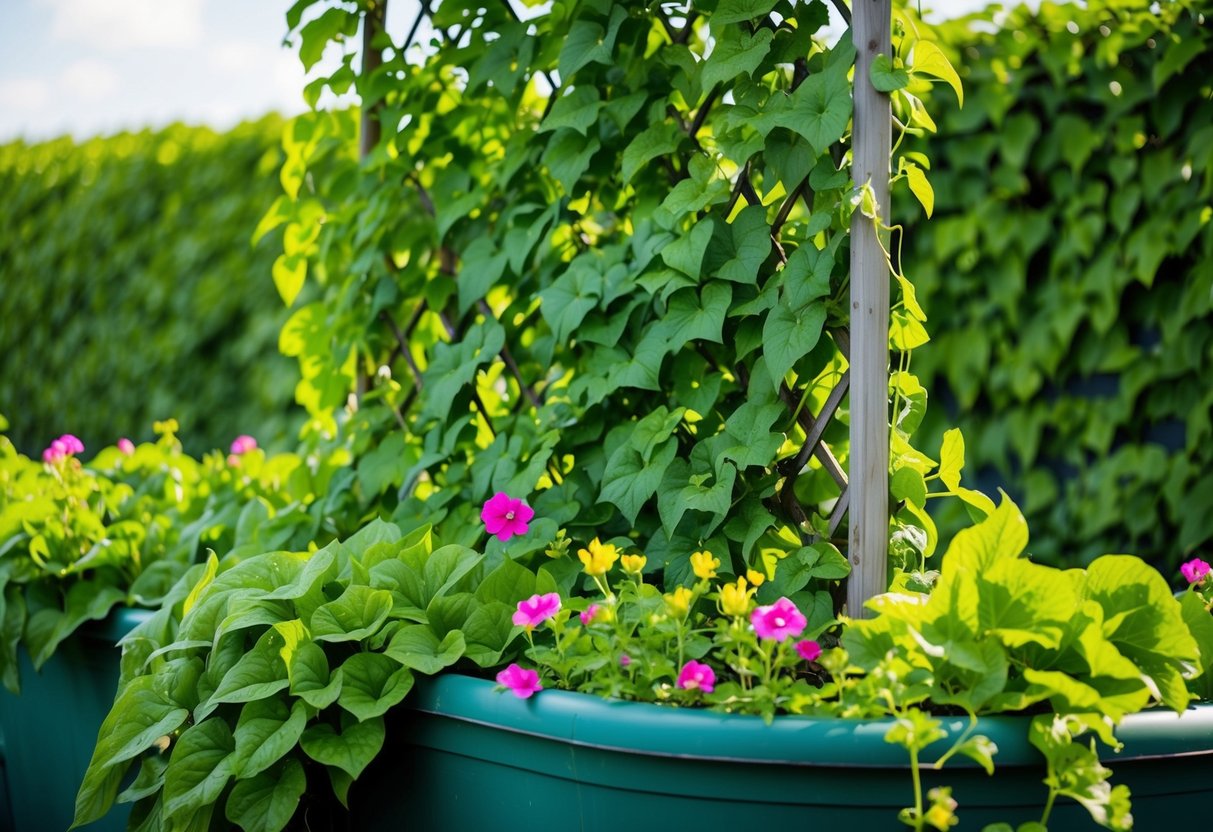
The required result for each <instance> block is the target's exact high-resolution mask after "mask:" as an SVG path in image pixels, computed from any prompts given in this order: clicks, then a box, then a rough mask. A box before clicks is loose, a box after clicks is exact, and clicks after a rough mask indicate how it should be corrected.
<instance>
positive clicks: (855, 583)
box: [362, 0, 891, 615]
mask: <svg viewBox="0 0 1213 832" xmlns="http://www.w3.org/2000/svg"><path fill="white" fill-rule="evenodd" d="M838 5H840V7H841V9H842V10H843V11H844V12H845V11H846V7H845V6H843V5H841V4H838ZM507 7H508V4H507ZM380 8H382V7H380ZM510 11H511V13H513V9H512V8H510ZM428 13H429V7H428V4H427V3H423V4H422V9H421V12H420V14H419V16H418V19H417V22H418V23H419V22H420V20H421V19H422V17H423V16H425V15H426V14H428ZM847 17H848V18H849V17H850V15H847ZM890 21H891V7H890V0H865V2H864V3H862V4H857V7H856V12H855V16H854V20H853V21H852V20H848V22H849V23H851V24H852V27H853V28H852V35H853V40H854V42H855V45H856V47H857V51H858V56H857V63H856V67H855V76H854V77H855V78H856V79H863V83H856V85H855V97H854V102H855V109H854V130H853V177H854V179H855V181H856V182H861V183H862V182H867V183H869V184H870V187H871V189H872V193H873V195H874V197H875V199H876V203H877V204H878V205H879V206H881V208H882V209H884V210H887V204H888V168H889V145H890V112H889V102H888V98H887V96H884V95H883V94H880V93H878V92H876V90H875V89H874V88H872V86H871V84H870V82H868V81H867V79H868V78H869V75H870V65H871V62H872V60H873V59H874V58H875V56H876V55H878V54H880V53H881V52H884V53H888V52H890V51H891V44H890ZM663 22H664V19H663ZM367 24H368V25H367V26H366V27H365V28H364V46H365V47H366V48H365V49H364V56H367V57H366V60H367V62H368V63H367V64H365V65H364V71H369V70H370V69H372V68H373V65H374V64H375V62H377V61H378V58H377V57H376V51H375V50H374V49H370V48H369V45H370V43H371V42H372V41H373V40H374V38H375V36H376V33H377V32H376V28H375V27H377V26H379V27H381V26H382V17H381V16H380V17H368V18H367ZM416 32H417V25H414V27H413V30H412V31H411V32H410V35H409V41H410V42H411V40H412V38H413V36H414V35H415V34H416ZM806 77H807V75H806V74H805V73H803V72H801V71H798V72H797V73H796V75H795V76H794V79H793V83H792V87H791V89H792V90H793V91H794V90H795V89H796V88H797V87H798V86H799V84H800V83H801V82H803V81H804V80H805V78H806ZM550 80H551V79H549V81H550ZM552 86H553V88H554V89H555V87H556V85H555V84H552ZM715 95H716V92H715V91H713V92H711V93H709V95H708V96H707V98H706V99H705V101H704V103H703V104H702V105H700V108H699V110H698V111H697V112H696V114H695V117H694V119H693V120H692V121H691V122H690V124H684V125H683V126H684V128H685V129H686V130H687V132H688V134H689V136H690V138H691V139H692V141H693V143H694V144H695V146H696V147H698V139H697V136H696V134H697V133H698V131H699V130H700V128H701V127H702V126H703V124H704V122H705V119H706V117H707V114H708V112H709V111H710V109H711V107H712V105H713V103H714V99H715ZM555 98H556V96H555V94H553V95H552V97H551V99H550V100H549V103H548V109H549V110H550V108H551V104H552V102H554V101H555ZM545 114H546V112H545ZM378 130H379V127H378V119H377V117H376V114H375V113H374V111H373V110H371V111H366V112H364V113H363V131H362V136H363V143H362V154H363V156H366V155H367V154H368V153H369V152H370V151H371V149H373V147H374V146H375V144H376V143H377V141H378ZM368 137H369V138H368ZM671 173H673V171H672V170H671ZM411 184H412V185H413V186H415V187H416V188H417V190H418V192H419V195H420V200H421V203H422V205H423V206H424V207H425V208H426V210H427V211H428V212H429V213H430V214H431V216H433V215H434V214H435V211H434V205H433V203H432V201H431V199H430V197H429V195H428V194H426V192H425V190H424V188H423V187H422V186H421V184H420V182H418V181H416V180H413V181H412V182H411ZM742 198H744V199H745V200H746V201H747V203H749V204H760V203H761V200H760V199H759V198H758V196H757V194H756V193H755V191H754V188H753V186H752V184H751V182H750V179H749V166H748V163H747V165H746V166H745V167H743V168H742V169H741V170H740V171H739V173H738V175H737V179H736V182H735V185H734V188H733V192H732V195H731V198H730V200H729V202H728V206H727V208H726V209H725V211H724V214H725V215H726V216H727V215H729V214H730V213H731V212H732V210H733V208H734V206H735V205H736V203H737V200H738V199H742ZM798 200H803V201H804V203H805V204H806V205H807V206H808V208H809V209H810V211H811V210H812V207H813V206H812V193H811V191H810V190H809V188H808V179H807V177H806V179H805V181H804V182H802V183H801V184H800V185H799V186H797V187H796V188H795V189H793V190H792V192H791V193H789V194H788V195H787V196H786V197H785V199H784V201H783V203H782V204H781V206H780V209H779V211H778V212H777V215H776V219H775V221H774V224H773V226H772V229H771V236H772V243H773V245H774V246H775V248H776V249H777V250H778V251H779V253H780V255H781V256H782V247H781V246H780V244H779V232H780V229H781V227H782V225H783V224H784V222H785V221H786V220H787V218H788V216H789V214H790V212H791V210H792V208H793V206H794V205H795V204H796V202H797V201H798ZM854 216H855V220H854V221H853V224H852V229H851V265H852V270H851V271H852V276H851V304H850V309H851V328H834V329H831V330H829V333H830V336H831V337H832V338H833V341H834V343H835V345H836V347H837V348H838V350H839V352H840V353H841V354H842V356H843V357H844V358H845V359H846V360H847V362H848V364H849V365H850V366H849V368H848V369H847V370H845V371H844V372H843V373H842V374H841V376H840V377H839V380H838V382H837V383H836V384H835V386H834V387H833V388H832V390H831V391H830V393H829V394H828V396H827V397H826V399H825V401H824V403H823V405H822V407H821V409H820V411H819V412H818V413H816V414H813V413H811V412H810V411H809V409H808V408H807V407H804V406H801V403H800V401H799V400H798V397H797V395H796V393H795V391H794V390H792V389H791V388H789V387H788V386H787V384H786V383H782V382H781V384H780V389H779V398H780V400H781V401H782V402H783V403H784V405H785V406H786V408H787V410H788V412H789V413H790V414H792V415H794V416H795V418H796V420H797V421H798V423H799V425H800V427H801V429H802V430H803V431H804V433H805V441H804V443H803V445H802V447H801V448H800V450H799V452H798V453H797V454H796V455H795V456H794V457H791V458H788V459H784V460H782V461H781V462H780V463H779V473H780V474H781V475H782V476H783V477H784V478H785V480H786V481H785V484H784V487H782V488H781V489H780V491H779V501H780V503H781V507H782V508H783V510H784V511H785V513H786V514H787V515H788V516H789V517H791V518H793V519H794V520H796V521H797V523H798V525H799V526H800V528H801V529H802V536H803V537H804V538H805V542H813V541H814V540H815V539H817V538H818V537H819V535H811V534H808V533H806V532H804V530H805V529H806V528H808V527H809V525H810V524H809V523H807V522H806V521H807V519H808V518H807V515H806V514H805V509H804V507H803V506H801V505H800V504H799V502H798V500H797V498H796V497H795V491H794V485H795V482H796V479H797V478H798V477H799V476H801V475H802V474H803V472H804V471H805V470H806V469H807V467H808V465H809V463H810V459H811V458H815V459H816V460H817V462H818V463H819V464H820V466H821V467H822V469H823V470H824V471H825V472H826V473H827V474H828V475H829V477H830V478H831V479H832V480H833V481H834V483H835V484H836V486H837V487H838V489H839V494H838V498H837V499H836V501H835V502H834V505H833V507H832V509H831V512H830V515H829V518H828V522H827V524H826V527H827V532H826V534H825V535H824V537H826V538H828V539H831V540H837V536H836V534H837V531H838V530H839V528H840V527H841V526H842V521H843V519H844V518H845V517H847V516H848V515H849V517H850V529H849V536H848V540H849V545H848V546H847V547H846V548H847V550H848V557H849V559H850V561H851V563H852V568H853V578H852V580H851V581H850V582H849V587H848V608H849V610H850V612H851V614H853V615H859V614H862V613H861V610H862V603H863V601H864V600H866V599H867V598H868V597H871V596H872V595H874V594H877V593H879V592H882V591H884V588H885V584H886V578H885V558H886V550H887V534H888V516H889V514H888V494H887V489H888V459H889V448H888V436H889V433H888V431H889V423H888V348H887V344H888V341H887V337H888V320H889V303H888V297H889V281H888V268H887V262H886V260H885V256H884V253H883V250H882V249H881V247H880V244H879V241H878V240H877V237H876V235H877V229H876V227H875V224H874V223H873V222H872V221H871V219H870V218H868V217H864V216H863V215H862V214H861V213H860V212H858V211H856V212H855V215H854ZM437 254H438V257H439V262H440V270H441V271H442V272H443V273H445V274H448V275H449V276H450V277H451V278H452V279H454V278H455V274H456V263H457V262H458V259H457V254H456V253H455V252H453V251H451V250H449V249H446V248H442V249H439V250H438V252H437ZM388 266H389V268H391V267H392V264H391V263H388ZM427 311H435V312H436V314H437V316H438V319H439V320H440V321H441V323H442V326H443V328H444V330H445V332H446V334H447V336H448V337H449V338H450V339H451V341H452V342H457V341H460V340H462V338H463V331H462V329H461V326H460V323H461V322H460V321H459V320H457V319H456V318H455V317H453V316H452V315H451V314H450V312H449V311H448V310H430V307H429V305H428V302H427V301H426V300H421V301H419V302H418V303H417V305H416V307H415V308H414V309H413V311H412V314H411V315H410V316H409V318H408V320H407V321H406V322H405V323H404V325H403V326H400V325H399V324H398V323H397V322H396V321H395V320H394V319H393V318H392V317H391V316H390V315H389V314H388V313H387V312H386V311H382V312H380V317H381V319H382V321H383V323H384V325H385V326H386V327H387V328H388V329H389V330H390V332H391V334H392V337H393V338H394V340H395V342H396V346H395V349H394V350H393V352H392V354H391V356H390V357H389V359H388V363H389V364H392V363H394V362H395V361H397V360H400V359H402V360H403V361H404V362H405V364H406V366H407V369H408V372H409V375H410V376H411V379H412V382H413V389H412V390H411V391H410V392H409V393H408V395H407V397H406V399H405V401H404V402H403V404H402V406H401V407H400V409H399V411H398V413H397V417H398V419H400V422H401V425H402V427H403V426H404V417H403V414H404V413H407V412H408V410H409V408H410V406H411V405H412V404H413V402H414V401H415V399H416V397H417V394H418V391H419V390H421V389H422V386H423V384H424V379H423V375H424V374H423V372H422V370H421V369H420V367H419V366H418V364H417V362H416V360H415V359H414V356H413V354H412V349H411V346H410V344H411V341H412V338H413V335H414V333H415V331H416V328H417V327H418V325H419V324H420V322H421V321H422V319H423V317H424V315H425V313H426V312H427ZM476 311H477V312H478V313H479V314H481V315H483V316H484V317H485V318H486V319H493V320H497V318H496V315H495V314H494V312H493V310H492V309H491V307H490V306H489V305H488V303H486V302H485V301H484V300H483V299H481V300H479V301H478V302H477V303H476ZM498 323H500V321H498ZM853 333H854V336H855V337H854V342H853V340H852V334H853ZM499 357H500V359H501V361H502V362H503V364H504V366H505V367H506V369H507V370H508V372H509V373H510V375H511V376H512V377H513V379H514V380H515V382H516V383H517V385H518V387H519V390H520V391H521V393H522V395H521V396H519V397H518V400H517V402H516V404H515V406H516V407H522V406H524V404H530V405H531V406H533V407H535V408H539V407H541V406H542V405H543V403H544V393H545V391H544V390H543V389H542V387H540V386H538V385H535V384H533V383H532V382H529V381H528V380H527V379H526V378H525V377H524V375H523V373H522V371H521V369H520V367H519V364H518V362H517V361H516V360H515V359H514V356H513V354H512V352H511V350H510V347H509V345H508V344H506V345H505V346H503V347H502V349H501V350H500V352H499ZM735 369H736V371H737V374H738V379H739V381H740V382H741V384H742V385H743V386H745V385H747V384H748V379H747V378H746V371H745V368H744V366H740V367H737V368H735ZM848 396H849V397H850V436H851V440H850V467H851V471H852V475H851V476H850V477H848V474H847V472H846V471H844V470H843V467H842V465H841V463H840V462H839V460H838V459H837V458H836V456H835V455H834V453H833V452H832V451H831V449H830V447H829V445H828V444H827V443H826V442H824V441H823V437H824V434H825V432H826V429H827V428H828V427H829V425H830V423H831V421H832V420H833V418H834V417H835V415H836V414H837V412H838V409H839V407H840V406H841V405H842V403H843V401H844V400H845V399H847V398H848ZM473 404H474V406H475V408H476V410H477V411H478V413H479V415H480V417H481V418H482V419H483V421H484V424H485V425H486V426H487V428H488V430H489V431H490V433H492V434H493V435H494V436H496V435H497V429H496V428H495V427H494V425H493V422H492V418H491V416H490V413H489V411H488V408H487V407H486V406H485V404H484V402H483V401H482V400H481V398H480V396H479V395H478V394H477V393H476V392H475V391H474V390H473ZM549 467H550V463H549ZM839 542H841V541H839ZM856 579H857V580H856Z"/></svg>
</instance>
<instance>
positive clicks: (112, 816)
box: [0, 609, 150, 832]
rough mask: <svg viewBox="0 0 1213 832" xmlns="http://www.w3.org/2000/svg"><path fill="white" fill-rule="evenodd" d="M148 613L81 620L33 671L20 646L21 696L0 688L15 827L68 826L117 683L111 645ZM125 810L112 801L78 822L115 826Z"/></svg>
mask: <svg viewBox="0 0 1213 832" xmlns="http://www.w3.org/2000/svg"><path fill="white" fill-rule="evenodd" d="M148 615H150V613H149V612H148V611H147V610H132V609H120V610H116V611H115V612H113V613H111V614H110V616H109V617H108V618H106V619H105V620H103V621H96V622H91V623H89V624H86V625H85V626H84V627H82V628H81V629H80V630H79V631H78V632H77V633H76V634H75V635H73V636H72V637H71V638H69V639H68V640H67V641H65V642H63V644H61V645H60V646H59V649H58V650H56V651H55V655H54V656H52V657H51V659H50V661H48V662H47V663H46V664H45V665H43V666H42V671H41V672H40V673H39V672H36V671H35V670H34V668H33V665H32V664H30V661H29V656H28V655H26V654H25V651H24V649H22V650H21V695H20V696H13V695H12V694H11V693H9V692H8V691H0V730H2V731H3V735H4V772H5V779H6V781H7V790H8V802H9V808H10V811H11V821H10V822H11V824H12V826H11V828H12V829H14V830H15V831H16V832H43V830H46V832H63V830H65V829H67V828H68V827H69V826H70V825H71V823H72V815H73V813H74V810H75V806H76V790H77V789H78V788H79V787H80V783H81V781H82V780H83V779H84V771H85V769H86V768H88V761H89V758H90V757H91V756H92V753H93V747H94V746H95V745H96V743H97V732H98V730H99V729H100V728H101V722H102V720H104V719H105V715H106V714H107V713H109V709H110V705H112V704H113V702H114V694H115V692H116V691H117V688H118V668H119V659H120V656H121V653H120V651H119V649H118V648H117V647H116V646H115V645H116V643H117V641H118V639H120V638H122V637H123V636H124V635H126V634H127V633H128V632H130V631H131V630H132V629H133V628H134V627H135V626H136V625H137V624H139V623H140V622H142V621H143V620H144V619H145V618H146V617H147V616H148ZM129 814H130V806H129V805H127V804H123V805H117V806H115V807H114V809H113V811H111V812H110V813H109V814H108V815H107V816H106V817H105V818H104V819H102V820H100V821H98V822H97V823H94V824H90V825H89V826H87V827H84V828H85V829H88V830H98V832H119V830H123V829H126V818H127V816H128V815H129ZM3 820H4V819H3V818H0V823H2V822H3Z"/></svg>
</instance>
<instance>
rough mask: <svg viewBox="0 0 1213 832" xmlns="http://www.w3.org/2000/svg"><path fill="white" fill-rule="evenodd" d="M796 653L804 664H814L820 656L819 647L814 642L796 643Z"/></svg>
mask: <svg viewBox="0 0 1213 832" xmlns="http://www.w3.org/2000/svg"><path fill="white" fill-rule="evenodd" d="M796 652H797V653H799V654H800V658H802V659H804V660H805V661H806V662H815V661H817V659H818V657H819V656H820V655H821V645H820V644H818V643H817V642H815V641H808V640H805V641H798V642H796Z"/></svg>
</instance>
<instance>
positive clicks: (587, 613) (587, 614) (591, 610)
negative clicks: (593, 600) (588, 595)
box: [581, 604, 598, 627]
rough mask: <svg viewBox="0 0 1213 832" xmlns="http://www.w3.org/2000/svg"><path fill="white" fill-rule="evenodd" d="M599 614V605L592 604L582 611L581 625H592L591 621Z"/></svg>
mask: <svg viewBox="0 0 1213 832" xmlns="http://www.w3.org/2000/svg"><path fill="white" fill-rule="evenodd" d="M596 615H598V605H597V604H590V605H589V606H588V607H586V608H585V609H584V610H582V612H581V625H582V626H583V627H588V626H590V622H592V621H593V620H594V616H596Z"/></svg>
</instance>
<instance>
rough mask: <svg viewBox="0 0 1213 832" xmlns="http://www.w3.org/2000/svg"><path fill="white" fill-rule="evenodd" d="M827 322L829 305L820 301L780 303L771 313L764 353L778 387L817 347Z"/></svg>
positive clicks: (765, 336) (766, 325)
mask: <svg viewBox="0 0 1213 832" xmlns="http://www.w3.org/2000/svg"><path fill="white" fill-rule="evenodd" d="M825 322H826V308H825V304H824V303H821V302H820V301H815V302H813V303H809V304H808V305H806V306H802V307H800V308H799V309H791V308H789V307H787V306H785V305H783V304H779V305H777V306H776V307H775V308H774V309H772V310H771V312H770V314H768V315H767V319H766V323H765V324H763V327H762V354H763V357H764V358H766V360H767V371H768V372H769V373H770V379H771V381H772V382H773V383H774V385H775V387H776V388H778V387H779V384H780V382H782V381H783V379H784V376H786V375H787V373H788V371H789V370H791V369H792V366H793V365H794V364H795V363H796V362H797V361H799V360H800V359H801V358H804V357H805V356H806V355H808V354H809V352H810V351H811V350H812V349H813V348H814V347H815V346H817V342H818V341H819V340H820V339H821V331H822V328H823V327H824V326H825Z"/></svg>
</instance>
